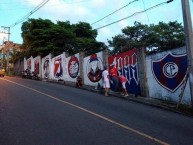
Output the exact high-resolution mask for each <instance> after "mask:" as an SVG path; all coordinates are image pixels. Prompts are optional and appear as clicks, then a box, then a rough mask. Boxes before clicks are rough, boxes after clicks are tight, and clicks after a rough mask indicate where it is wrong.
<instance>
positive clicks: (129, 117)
mask: <svg viewBox="0 0 193 145" xmlns="http://www.w3.org/2000/svg"><path fill="white" fill-rule="evenodd" d="M155 144H156V145H157V144H173V145H192V144H193V118H191V117H187V116H184V115H180V114H177V113H173V112H169V111H166V110H162V109H159V108H154V107H151V106H147V105H143V104H139V103H135V102H132V101H128V100H125V99H121V98H117V97H113V96H110V97H105V96H104V95H103V94H97V93H93V92H89V91H86V90H82V89H77V88H73V87H68V86H64V85H59V84H53V83H47V82H42V81H33V80H26V79H21V78H10V77H5V78H0V145H155Z"/></svg>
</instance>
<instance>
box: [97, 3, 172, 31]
mask: <svg viewBox="0 0 193 145" xmlns="http://www.w3.org/2000/svg"><path fill="white" fill-rule="evenodd" d="M172 1H173V0H168V1H166V2H162V3H159V4H157V5H154V6H152V7H150V8H148V9H145V10H143V11H139V12H135V13H133V14H132V15H130V16H128V17H125V18H122V19H120V20H117V21H115V22H112V23H109V24H107V25H104V26H101V27H99V28H96V29H94V30H98V29H101V28H104V27H107V26H110V25H112V24H115V23H118V22H120V21H123V20H125V19H128V18H130V17H133V16H135V15H138V14H141V13H144V12H146V11H148V10H151V9H154V8H156V7H158V6H160V5H163V4H167V3H170V2H172Z"/></svg>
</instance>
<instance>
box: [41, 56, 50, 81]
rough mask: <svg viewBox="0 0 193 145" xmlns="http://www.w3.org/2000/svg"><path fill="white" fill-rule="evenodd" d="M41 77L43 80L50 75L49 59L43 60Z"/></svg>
mask: <svg viewBox="0 0 193 145" xmlns="http://www.w3.org/2000/svg"><path fill="white" fill-rule="evenodd" d="M42 73H43V76H44V78H47V79H48V78H49V75H50V59H49V58H45V60H44V63H43V72H42Z"/></svg>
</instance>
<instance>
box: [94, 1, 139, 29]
mask: <svg viewBox="0 0 193 145" xmlns="http://www.w3.org/2000/svg"><path fill="white" fill-rule="evenodd" d="M135 1H139V0H133V1H131V2H129V3H128V4H126V5H125V6H123V7H121V8H119V9H118V10H116V11H114V12H112V13H110V14H108V15H106V16H105V17H103V18H101V19H99V20H97V21H96V22H93V23H92V24H91V25H93V24H96V23H97V22H99V21H101V20H103V19H105V18H107V17H109V16H110V15H112V14H114V13H116V12H118V11H120V10H121V9H123V8H125V7H127V6H128V5H130V4H132V3H134V2H135Z"/></svg>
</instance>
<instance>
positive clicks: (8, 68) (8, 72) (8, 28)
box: [1, 26, 10, 75]
mask: <svg viewBox="0 0 193 145" xmlns="http://www.w3.org/2000/svg"><path fill="white" fill-rule="evenodd" d="M1 27H2V28H4V30H6V29H7V33H6V32H4V34H8V49H7V68H6V71H7V75H9V74H10V66H9V49H10V48H9V42H10V27H5V26H1Z"/></svg>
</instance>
